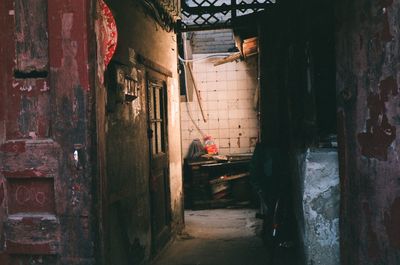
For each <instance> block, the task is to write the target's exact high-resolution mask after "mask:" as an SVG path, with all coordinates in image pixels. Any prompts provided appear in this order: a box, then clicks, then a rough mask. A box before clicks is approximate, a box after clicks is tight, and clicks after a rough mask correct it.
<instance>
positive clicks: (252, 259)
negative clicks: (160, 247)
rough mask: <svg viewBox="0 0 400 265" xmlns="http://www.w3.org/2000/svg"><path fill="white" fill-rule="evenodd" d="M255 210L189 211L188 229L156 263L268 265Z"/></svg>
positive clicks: (154, 264)
mask: <svg viewBox="0 0 400 265" xmlns="http://www.w3.org/2000/svg"><path fill="white" fill-rule="evenodd" d="M255 214H256V211H255V210H252V209H234V210H231V209H217V210H202V211H186V212H185V223H186V229H185V231H184V233H182V234H181V235H180V236H178V238H177V239H176V240H175V241H174V242H173V243H172V244H171V245H170V246H169V247H168V248H167V249H166V250H165V251H164V252H163V253H162V254H161V255H160V256H159V257H158V258H157V259H156V261H155V263H153V265H225V264H226V265H267V264H268V254H267V249H266V247H265V246H264V245H263V242H262V240H261V237H260V236H259V233H260V230H261V226H262V223H261V220H259V219H256V218H255Z"/></svg>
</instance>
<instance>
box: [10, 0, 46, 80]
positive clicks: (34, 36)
mask: <svg viewBox="0 0 400 265" xmlns="http://www.w3.org/2000/svg"><path fill="white" fill-rule="evenodd" d="M15 27H16V32H15V33H16V57H17V68H16V72H19V73H29V72H30V73H32V72H39V75H41V76H43V74H42V73H40V72H47V65H48V37H47V1H46V0H15Z"/></svg>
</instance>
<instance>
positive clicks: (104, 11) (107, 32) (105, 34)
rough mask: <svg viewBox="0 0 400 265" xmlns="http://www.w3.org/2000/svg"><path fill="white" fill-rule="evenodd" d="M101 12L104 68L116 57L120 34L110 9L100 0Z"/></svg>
mask: <svg viewBox="0 0 400 265" xmlns="http://www.w3.org/2000/svg"><path fill="white" fill-rule="evenodd" d="M99 4H100V11H101V16H102V23H101V25H100V26H101V29H100V30H101V33H102V42H103V43H102V51H101V52H102V55H103V56H104V67H107V65H108V63H109V62H110V61H111V58H112V57H113V55H114V52H115V49H116V48H117V41H118V32H117V24H116V23H115V19H114V16H113V14H112V13H111V10H110V8H108V6H107V4H106V3H105V2H104V1H103V0H99Z"/></svg>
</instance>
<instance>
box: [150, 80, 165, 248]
mask: <svg viewBox="0 0 400 265" xmlns="http://www.w3.org/2000/svg"><path fill="white" fill-rule="evenodd" d="M147 95H148V100H147V102H148V121H149V122H148V124H149V127H148V135H149V141H150V167H151V168H150V197H151V221H152V222H151V227H152V231H151V232H152V249H153V252H156V251H157V250H158V249H159V248H160V247H161V246H163V245H164V244H165V243H166V241H167V240H168V239H169V236H170V219H171V218H170V215H171V213H170V189H169V173H168V151H167V150H168V143H167V139H168V138H167V112H166V111H167V106H166V102H167V100H166V95H167V93H166V86H165V82H164V81H163V80H162V79H157V78H154V77H153V76H150V77H149V78H148V81H147Z"/></svg>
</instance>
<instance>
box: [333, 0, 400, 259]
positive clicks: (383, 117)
mask: <svg viewBox="0 0 400 265" xmlns="http://www.w3.org/2000/svg"><path fill="white" fill-rule="evenodd" d="M336 21H337V25H336V29H337V32H336V50H337V51H336V59H337V92H338V98H339V101H340V103H339V106H338V115H339V131H338V134H339V146H340V178H341V185H342V186H341V189H342V198H341V202H342V203H341V225H340V232H341V252H342V255H341V256H342V264H344V265H350V264H351V265H357V264H362V265H369V264H385V265H392V264H393V265H394V264H399V263H400V228H399V225H398V224H399V222H400V185H399V176H400V166H399V151H400V141H399V139H400V138H399V134H400V130H399V125H400V118H399V117H400V116H399V95H398V94H399V83H400V63H399V62H400V50H399V47H400V32H399V24H400V2H399V1H392V0H387V1H368V0H356V1H339V2H337V10H336Z"/></svg>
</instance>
